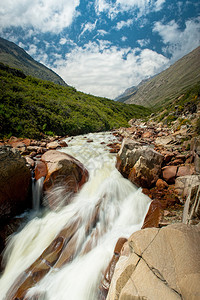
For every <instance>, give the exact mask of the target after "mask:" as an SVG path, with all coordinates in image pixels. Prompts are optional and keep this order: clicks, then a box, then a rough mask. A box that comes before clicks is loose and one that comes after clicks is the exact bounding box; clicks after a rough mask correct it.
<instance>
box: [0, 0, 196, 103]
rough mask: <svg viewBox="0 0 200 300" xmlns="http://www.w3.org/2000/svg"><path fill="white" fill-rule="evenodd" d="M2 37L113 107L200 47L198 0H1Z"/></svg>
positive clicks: (0, 23)
mask: <svg viewBox="0 0 200 300" xmlns="http://www.w3.org/2000/svg"><path fill="white" fill-rule="evenodd" d="M0 36H1V37H3V38H5V39H7V40H9V41H12V42H14V43H16V44H17V45H19V46H20V47H22V48H23V49H24V50H25V51H27V52H28V53H29V54H30V55H31V56H32V57H33V58H34V59H35V60H37V61H39V62H41V63H43V64H44V65H46V66H47V67H49V68H51V69H52V70H54V71H55V72H56V73H57V74H59V75H60V76H61V77H62V78H63V79H64V80H65V82H66V83H67V84H69V85H71V86H73V87H75V88H76V89H77V90H79V91H83V92H86V93H88V94H92V95H96V96H102V97H107V98H110V99H114V98H115V97H117V96H119V95H120V94H121V93H123V92H124V90H125V89H127V88H130V87H131V86H135V85H137V84H139V83H140V81H141V80H143V79H146V78H149V77H150V76H153V75H155V74H157V73H159V72H161V71H162V70H164V69H166V68H167V67H169V66H170V65H171V64H173V63H174V62H175V61H177V60H178V59H180V58H181V57H183V56H184V55H186V54H187V53H189V52H190V51H192V50H193V49H195V48H196V47H198V46H199V45H200V2H199V0H185V1H184V0H93V1H90V0H89V1H85V0H31V1H30V0H1V2H0Z"/></svg>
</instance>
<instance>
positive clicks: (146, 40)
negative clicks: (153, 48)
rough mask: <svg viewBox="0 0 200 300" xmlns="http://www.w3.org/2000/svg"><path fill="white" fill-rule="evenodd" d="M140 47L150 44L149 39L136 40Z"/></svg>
mask: <svg viewBox="0 0 200 300" xmlns="http://www.w3.org/2000/svg"><path fill="white" fill-rule="evenodd" d="M137 43H138V44H139V45H140V47H146V46H147V45H148V44H149V43H150V39H142V40H137Z"/></svg>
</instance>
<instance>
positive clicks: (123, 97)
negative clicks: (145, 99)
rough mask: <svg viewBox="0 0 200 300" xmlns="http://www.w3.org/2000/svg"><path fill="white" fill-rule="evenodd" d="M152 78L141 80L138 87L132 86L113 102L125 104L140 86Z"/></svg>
mask: <svg viewBox="0 0 200 300" xmlns="http://www.w3.org/2000/svg"><path fill="white" fill-rule="evenodd" d="M152 78H153V77H149V78H147V79H143V80H142V81H140V83H139V84H138V85H136V86H135V85H134V86H132V87H130V88H128V89H126V90H125V91H124V92H123V93H122V94H121V95H120V96H118V97H117V98H115V101H119V102H125V101H126V100H128V99H129V97H130V96H132V95H134V94H135V93H136V92H137V90H138V88H139V87H140V86H142V85H143V84H145V83H146V82H147V81H149V80H150V79H152Z"/></svg>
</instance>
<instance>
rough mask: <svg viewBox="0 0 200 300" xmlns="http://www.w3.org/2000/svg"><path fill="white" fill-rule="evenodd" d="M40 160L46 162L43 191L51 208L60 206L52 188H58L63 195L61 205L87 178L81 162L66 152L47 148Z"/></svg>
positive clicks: (86, 172)
mask: <svg viewBox="0 0 200 300" xmlns="http://www.w3.org/2000/svg"><path fill="white" fill-rule="evenodd" d="M41 161H42V162H44V163H45V164H46V171H47V174H46V177H45V180H44V191H45V192H46V194H47V196H48V204H49V206H50V207H51V208H56V207H57V206H60V203H58V202H57V201H59V198H58V195H54V194H53V193H52V190H53V189H55V188H60V190H61V191H62V194H63V195H65V197H64V202H65V203H62V205H65V204H67V203H68V201H69V200H71V198H72V196H73V195H74V193H76V192H77V191H78V190H79V189H80V188H81V187H82V185H83V184H84V183H85V182H86V181H87V180H88V178H89V174H88V171H87V169H86V168H85V167H84V166H83V164H82V163H81V162H80V161H78V160H77V159H75V158H74V157H72V156H71V155H68V154H66V153H63V152H60V151H56V150H49V151H47V152H46V153H44V154H43V155H42V157H41Z"/></svg>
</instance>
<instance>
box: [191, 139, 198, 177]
mask: <svg viewBox="0 0 200 300" xmlns="http://www.w3.org/2000/svg"><path fill="white" fill-rule="evenodd" d="M191 152H192V156H193V157H194V165H195V171H196V173H197V174H200V137H199V136H198V137H194V138H193V139H192V141H191Z"/></svg>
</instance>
